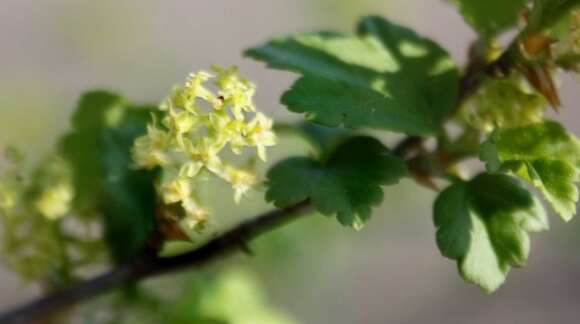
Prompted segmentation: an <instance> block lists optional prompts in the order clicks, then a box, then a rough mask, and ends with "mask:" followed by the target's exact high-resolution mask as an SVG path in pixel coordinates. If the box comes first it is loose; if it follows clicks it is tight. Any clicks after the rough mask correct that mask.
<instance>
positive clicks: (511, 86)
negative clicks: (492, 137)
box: [460, 72, 547, 133]
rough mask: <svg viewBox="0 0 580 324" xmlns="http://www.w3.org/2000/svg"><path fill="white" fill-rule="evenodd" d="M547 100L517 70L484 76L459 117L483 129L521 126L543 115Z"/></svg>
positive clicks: (537, 120) (485, 130) (488, 130)
mask: <svg viewBox="0 0 580 324" xmlns="http://www.w3.org/2000/svg"><path fill="white" fill-rule="evenodd" d="M546 107H547V102H546V100H545V99H544V97H543V96H542V95H541V94H539V93H538V92H537V91H536V90H534V89H533V88H532V87H531V86H530V85H529V84H528V83H527V82H526V81H525V79H524V78H523V77H522V76H521V75H520V74H519V73H517V72H513V73H512V74H511V75H510V76H509V77H507V78H505V79H487V80H486V81H484V83H483V84H482V86H481V87H480V88H479V89H478V90H477V92H476V93H474V94H473V95H472V96H471V97H470V98H469V99H468V100H467V101H466V102H465V104H464V107H463V108H462V109H461V116H460V118H461V119H462V120H464V121H465V122H466V123H467V124H468V125H470V126H471V127H473V128H475V129H479V130H481V131H484V132H487V133H488V132H491V131H493V130H494V129H495V128H497V127H500V128H501V127H516V126H523V125H527V124H531V123H535V122H539V121H541V120H542V119H543V116H544V113H545V110H546Z"/></svg>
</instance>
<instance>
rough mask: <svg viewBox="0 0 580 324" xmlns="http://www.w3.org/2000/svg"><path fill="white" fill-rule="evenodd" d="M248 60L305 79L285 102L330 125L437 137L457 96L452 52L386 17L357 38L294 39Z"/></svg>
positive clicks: (363, 27) (364, 24)
mask: <svg viewBox="0 0 580 324" xmlns="http://www.w3.org/2000/svg"><path fill="white" fill-rule="evenodd" d="M246 55H248V56H250V57H252V58H254V59H257V60H260V61H264V62H266V63H267V64H268V66H269V67H272V68H277V69H282V70H289V71H294V72H297V73H300V74H302V77H301V78H300V79H298V81H296V83H294V85H293V86H292V88H291V89H290V90H288V91H287V92H286V93H285V94H284V95H283V97H282V103H284V104H285V105H286V106H287V107H288V109H289V110H290V111H293V112H297V113H304V114H305V115H306V118H307V119H308V120H310V121H313V122H316V123H320V124H323V125H327V126H338V125H341V124H344V125H345V126H347V127H352V128H356V127H372V128H379V129H387V130H391V131H395V132H403V133H407V134H413V135H424V134H434V133H437V132H439V131H440V130H441V124H442V122H443V121H444V119H446V118H447V116H448V114H449V113H450V112H451V111H452V109H453V106H454V105H455V103H456V99H457V94H458V72H457V68H456V67H455V65H454V63H453V62H452V60H451V58H450V57H449V55H448V54H447V52H445V50H443V49H442V48H441V47H440V46H439V45H437V44H436V43H434V42H433V41H431V40H428V39H426V38H423V37H421V36H419V35H417V34H415V33H414V32H413V31H411V30H409V29H407V28H404V27H402V26H399V25H396V24H393V23H391V22H389V21H387V20H384V19H382V18H379V17H367V18H365V19H363V20H362V21H361V22H360V24H359V27H358V32H357V35H354V36H353V35H341V34H336V33H314V34H302V35H294V36H289V37H285V38H278V39H274V40H272V41H270V42H269V43H267V44H265V45H263V46H260V47H257V48H254V49H250V50H248V51H247V52H246Z"/></svg>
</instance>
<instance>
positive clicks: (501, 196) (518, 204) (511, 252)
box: [434, 174, 549, 292]
mask: <svg viewBox="0 0 580 324" xmlns="http://www.w3.org/2000/svg"><path fill="white" fill-rule="evenodd" d="M434 223H435V227H436V228H437V234H436V237H437V246H438V247H439V250H440V251H441V253H442V254H443V255H444V256H446V257H448V258H451V259H455V260H457V262H458V266H459V272H460V274H461V276H462V277H463V279H464V280H466V281H468V282H470V283H473V284H476V285H478V286H479V287H481V288H482V289H483V290H485V291H486V292H493V291H495V290H496V289H497V288H499V286H501V285H502V284H503V283H504V282H505V279H506V277H507V274H508V272H509V270H510V268H511V267H513V266H515V267H521V266H523V265H525V263H526V261H527V258H528V255H529V250H530V242H529V237H528V232H538V231H544V230H547V229H548V227H549V226H548V220H547V217H546V215H545V212H544V209H543V207H542V205H541V204H540V202H539V201H538V200H537V199H536V198H535V197H534V196H533V195H532V194H530V192H529V191H528V190H527V189H526V188H524V187H523V186H521V185H520V184H519V183H518V182H517V181H516V180H515V179H513V178H511V177H509V176H507V175H502V174H481V175H479V176H477V177H476V178H474V179H473V180H471V181H470V182H457V183H455V184H453V185H451V186H450V187H449V188H447V189H446V190H444V191H443V192H442V193H441V194H440V195H439V197H438V198H437V200H436V202H435V205H434Z"/></svg>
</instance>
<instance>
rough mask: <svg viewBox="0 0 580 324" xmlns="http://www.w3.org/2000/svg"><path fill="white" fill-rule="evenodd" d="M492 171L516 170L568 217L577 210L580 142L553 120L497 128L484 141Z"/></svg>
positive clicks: (484, 152) (484, 153)
mask: <svg viewBox="0 0 580 324" xmlns="http://www.w3.org/2000/svg"><path fill="white" fill-rule="evenodd" d="M480 158H481V159H482V161H484V162H486V165H487V169H488V170H489V171H492V172H495V171H501V170H503V171H512V172H514V173H516V174H517V175H519V176H520V177H522V178H523V179H525V180H527V181H528V182H530V183H532V184H533V185H534V186H536V187H537V188H538V189H539V190H541V191H542V193H543V194H544V195H545V197H546V199H547V200H548V202H550V204H551V205H552V207H554V210H556V212H557V213H558V214H560V216H562V218H563V219H564V220H566V221H569V220H570V219H572V217H573V216H574V214H575V213H576V203H577V202H578V198H579V197H578V196H579V194H578V187H577V186H576V182H578V181H580V172H579V169H580V142H579V141H578V139H577V138H576V137H575V136H574V135H573V134H571V133H569V132H568V131H566V129H565V128H564V127H563V126H562V125H560V124H558V123H556V122H553V121H546V122H543V123H537V124H532V125H528V126H523V127H514V128H506V129H499V130H496V131H495V132H494V133H493V134H492V135H491V137H490V138H489V139H488V141H487V142H485V143H484V144H483V145H482V148H481V154H480Z"/></svg>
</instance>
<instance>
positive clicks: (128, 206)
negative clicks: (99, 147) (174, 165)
mask: <svg viewBox="0 0 580 324" xmlns="http://www.w3.org/2000/svg"><path fill="white" fill-rule="evenodd" d="M150 112H151V110H146V109H138V110H137V109H128V111H127V112H126V114H125V117H124V119H123V122H122V123H121V124H120V125H119V126H118V127H117V128H111V129H107V130H105V132H104V134H103V151H102V155H101V163H102V170H103V194H102V196H101V197H102V198H101V202H100V210H101V211H102V212H103V216H104V218H105V227H106V232H105V237H106V239H107V243H108V244H109V247H110V251H111V253H112V256H113V259H114V260H115V261H116V262H117V263H122V262H126V261H129V260H131V258H132V257H134V256H135V255H136V254H137V253H139V252H140V251H141V250H142V249H143V245H144V243H145V242H146V240H147V239H148V238H149V236H150V234H151V232H152V231H153V229H154V228H155V207H156V196H155V186H154V179H155V177H156V173H155V172H150V171H145V170H137V169H136V168H134V166H133V159H132V157H131V148H132V146H133V142H134V141H135V139H136V138H137V137H138V136H140V135H142V134H144V133H145V128H146V125H147V123H148V121H149V119H150V116H151V115H150Z"/></svg>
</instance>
